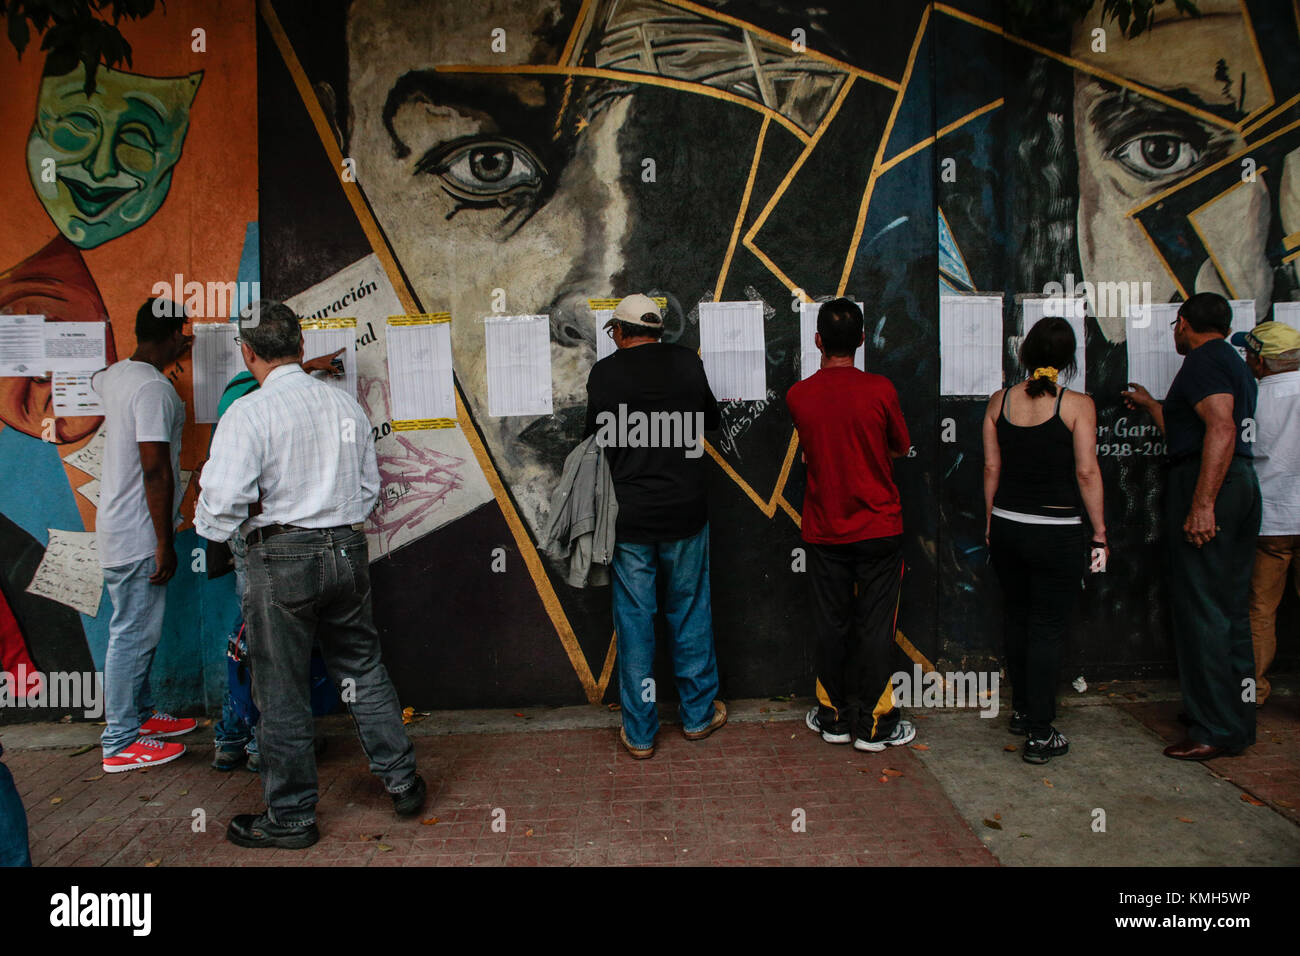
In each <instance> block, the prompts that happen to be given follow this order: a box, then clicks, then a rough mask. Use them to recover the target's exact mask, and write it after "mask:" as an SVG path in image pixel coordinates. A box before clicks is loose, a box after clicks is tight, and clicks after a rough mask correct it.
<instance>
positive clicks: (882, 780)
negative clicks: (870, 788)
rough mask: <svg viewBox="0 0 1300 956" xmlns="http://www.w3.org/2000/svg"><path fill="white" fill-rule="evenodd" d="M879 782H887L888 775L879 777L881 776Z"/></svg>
mask: <svg viewBox="0 0 1300 956" xmlns="http://www.w3.org/2000/svg"><path fill="white" fill-rule="evenodd" d="M880 782H881V783H889V778H888V777H881V778H880Z"/></svg>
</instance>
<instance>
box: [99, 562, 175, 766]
mask: <svg viewBox="0 0 1300 956" xmlns="http://www.w3.org/2000/svg"><path fill="white" fill-rule="evenodd" d="M156 569H157V565H156V563H155V562H154V559H153V558H152V557H148V558H144V559H142V560H140V561H136V562H134V563H132V564H124V565H121V566H120V567H116V568H105V569H104V583H105V584H106V585H108V597H109V600H110V601H112V602H113V616H112V617H111V618H110V619H109V622H108V651H107V653H106V654H105V655H104V721H105V723H106V726H105V727H104V733H103V734H101V735H100V738H99V741H100V744H101V746H102V747H103V749H104V759H105V760H107V759H108V758H109V757H112V756H113V755H114V754H117V753H119V752H121V751H123V750H125V749H126V748H127V747H129V746H130V745H131V744H133V743H135V741H136V738H137V737H138V736H139V735H140V725H141V724H142V723H144V722H145V721H146V720H148V719H149V716H150V714H152V713H153V709H154V707H153V695H152V694H151V693H150V692H149V668H150V666H152V664H153V655H154V651H155V650H156V649H157V647H158V641H159V640H160V639H161V638H162V625H163V609H164V608H165V607H166V602H167V587H166V585H161V586H160V585H157V584H150V583H149V575H151V574H153V573H154V571H155V570H156Z"/></svg>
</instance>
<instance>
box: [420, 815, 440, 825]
mask: <svg viewBox="0 0 1300 956" xmlns="http://www.w3.org/2000/svg"><path fill="white" fill-rule="evenodd" d="M437 822H438V818H437V817H427V818H425V819H423V820H421V821H420V823H422V824H424V826H426V827H431V826H433V825H434V824H435V823H437Z"/></svg>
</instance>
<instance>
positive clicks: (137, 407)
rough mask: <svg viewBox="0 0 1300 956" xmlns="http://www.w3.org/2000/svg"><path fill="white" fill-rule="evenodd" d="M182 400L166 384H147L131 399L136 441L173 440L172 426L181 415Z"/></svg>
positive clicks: (137, 390)
mask: <svg viewBox="0 0 1300 956" xmlns="http://www.w3.org/2000/svg"><path fill="white" fill-rule="evenodd" d="M180 411H181V407H180V398H179V397H178V396H177V395H176V390H175V389H174V388H172V387H171V385H169V384H168V383H166V382H145V383H144V384H143V385H141V386H140V387H139V388H138V389H136V391H135V395H134V396H132V398H131V415H132V417H133V418H134V419H135V440H136V441H137V442H142V441H165V442H168V443H170V442H171V440H172V424H173V422H175V420H176V416H177V415H178V414H180Z"/></svg>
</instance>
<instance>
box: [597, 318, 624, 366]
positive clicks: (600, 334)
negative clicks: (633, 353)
mask: <svg viewBox="0 0 1300 956" xmlns="http://www.w3.org/2000/svg"><path fill="white" fill-rule="evenodd" d="M592 314H593V315H594V316H595V317H596V361H597V362H599V361H600V360H601V359H603V358H608V357H609V356H611V355H613V354H614V353H615V352H617V351H618V346H617V345H615V344H614V339H613V337H612V336H611V335H610V334H609V331H608V330H607V329H606V328H605V323H606V322H608V321H609V320H610V319H612V318H613V317H614V310H613V309H593V310H592Z"/></svg>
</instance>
